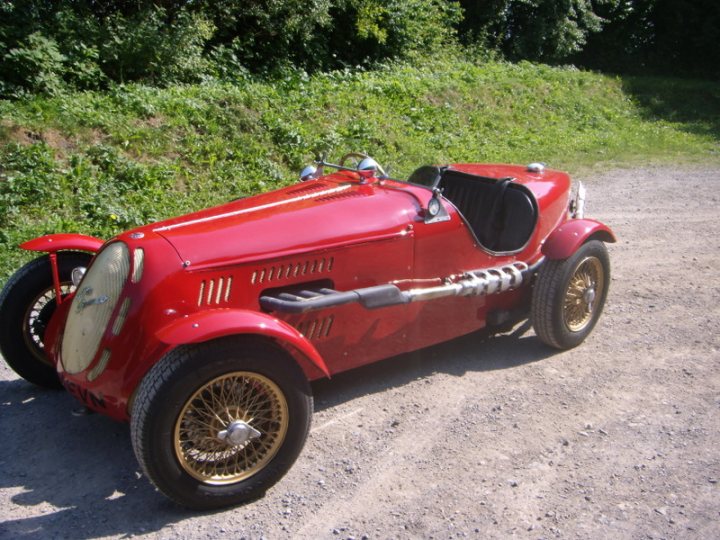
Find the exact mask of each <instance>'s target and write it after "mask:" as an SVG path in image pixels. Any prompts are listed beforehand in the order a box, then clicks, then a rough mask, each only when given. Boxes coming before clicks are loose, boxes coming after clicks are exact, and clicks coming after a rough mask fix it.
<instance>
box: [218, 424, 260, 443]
mask: <svg viewBox="0 0 720 540" xmlns="http://www.w3.org/2000/svg"><path fill="white" fill-rule="evenodd" d="M260 435H261V433H260V432H259V431H258V430H257V429H255V428H254V427H252V426H251V425H249V424H247V423H245V422H243V421H242V420H235V421H234V422H232V423H231V424H230V425H229V426H228V427H227V428H226V429H223V430H222V431H220V432H218V434H217V437H218V439H220V440H221V441H223V442H226V443H227V444H229V445H230V446H244V445H245V444H247V443H248V442H249V441H251V440H253V439H257V438H258V437H259V436H260Z"/></svg>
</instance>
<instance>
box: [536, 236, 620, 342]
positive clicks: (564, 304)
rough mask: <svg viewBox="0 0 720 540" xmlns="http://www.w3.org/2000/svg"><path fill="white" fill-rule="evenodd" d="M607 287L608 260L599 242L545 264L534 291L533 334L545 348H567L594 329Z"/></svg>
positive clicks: (603, 247)
mask: <svg viewBox="0 0 720 540" xmlns="http://www.w3.org/2000/svg"><path fill="white" fill-rule="evenodd" d="M609 285H610V258H609V257H608V253H607V249H606V248H605V244H603V243H602V242H600V241H599V240H591V241H589V242H586V243H585V244H583V245H582V246H580V249H578V250H577V251H576V252H575V253H574V254H573V255H572V256H571V257H569V258H567V259H564V260H560V261H547V262H546V263H545V264H543V266H542V268H540V271H539V273H538V277H537V282H536V283H535V288H534V290H533V299H532V321H533V327H534V329H535V333H536V334H537V335H538V337H539V338H540V340H542V341H543V342H544V343H546V344H547V345H550V346H552V347H556V348H558V349H570V348H572V347H575V346H577V345H579V344H580V343H582V342H583V341H584V340H585V338H586V337H587V336H588V335H589V334H590V332H591V331H592V329H593V328H594V327H595V324H596V323H597V321H598V319H599V318H600V314H601V313H602V310H603V306H604V305H605V298H606V297H607V292H608V288H609Z"/></svg>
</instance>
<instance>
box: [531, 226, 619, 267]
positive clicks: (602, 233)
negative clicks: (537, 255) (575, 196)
mask: <svg viewBox="0 0 720 540" xmlns="http://www.w3.org/2000/svg"><path fill="white" fill-rule="evenodd" d="M594 238H597V239H598V240H602V241H603V242H611V243H612V242H616V241H617V240H616V238H615V234H614V233H613V232H612V231H611V230H610V227H608V226H607V225H605V224H603V223H600V222H599V221H595V220H594V219H571V220H569V221H566V222H565V223H563V224H562V225H560V226H559V227H558V228H556V229H555V230H554V231H553V232H551V233H550V236H548V237H547V240H545V243H544V244H543V246H542V252H543V255H545V256H546V257H547V258H548V259H555V260H558V259H567V258H568V257H570V255H572V254H573V253H575V251H577V249H578V248H579V247H580V246H581V245H583V244H584V243H585V242H587V241H588V240H590V239H594Z"/></svg>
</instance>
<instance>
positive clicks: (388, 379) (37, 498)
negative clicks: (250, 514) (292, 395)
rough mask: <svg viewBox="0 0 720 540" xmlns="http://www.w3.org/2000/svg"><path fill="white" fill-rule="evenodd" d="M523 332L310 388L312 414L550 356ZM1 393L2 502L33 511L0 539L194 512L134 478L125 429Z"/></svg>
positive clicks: (92, 532) (4, 389)
mask: <svg viewBox="0 0 720 540" xmlns="http://www.w3.org/2000/svg"><path fill="white" fill-rule="evenodd" d="M525 330H527V328H524V327H520V328H519V329H518V330H516V332H515V333H514V334H512V335H502V336H494V337H489V336H488V335H486V334H484V333H475V334H471V335H469V336H465V337H462V338H459V339H456V340H453V341H450V342H447V343H444V344H442V345H438V346H435V347H431V348H429V349H424V350H422V351H419V352H416V353H411V354H405V355H401V356H397V357H395V358H391V359H388V360H385V361H383V362H379V363H377V364H373V365H371V366H367V367H364V368H359V369H356V370H353V371H351V372H348V373H346V374H341V375H338V376H336V377H333V379H332V380H330V381H320V382H317V383H315V384H313V390H314V392H315V393H316V409H317V410H322V409H325V408H328V407H331V406H333V405H336V404H338V403H343V402H345V401H350V400H352V399H354V398H356V397H358V396H361V395H365V394H369V393H374V392H382V391H384V390H387V389H390V388H393V387H397V386H402V385H404V384H407V383H409V382H411V381H413V380H415V379H417V378H421V377H428V376H430V375H432V374H433V373H449V374H452V375H456V376H462V375H463V374H464V373H466V372H468V371H488V370H497V369H508V368H512V367H515V366H519V365H523V364H527V363H530V362H536V361H539V360H542V359H544V358H547V357H548V356H550V355H552V354H553V351H552V350H551V349H549V348H547V347H544V346H542V345H541V344H540V342H539V341H538V340H537V339H536V338H535V337H521V335H520V334H522V333H523V332H524V331H525ZM0 396H2V399H1V401H0V433H2V435H3V436H4V440H3V444H2V447H3V452H2V454H1V455H0V471H2V474H1V475H0V488H2V489H6V490H9V491H10V492H16V493H15V494H14V495H12V496H11V501H12V502H13V503H15V504H17V505H21V506H29V507H33V509H32V513H33V514H34V515H33V516H32V517H28V518H24V519H7V518H5V519H4V520H3V521H2V522H1V523H0V537H1V538H20V539H22V538H32V539H35V538H37V539H41V538H42V539H45V538H72V539H78V540H83V539H89V538H96V537H102V536H111V535H123V536H132V535H142V534H147V533H152V532H155V531H159V530H161V529H163V530H164V531H165V533H166V534H167V533H169V534H170V535H172V528H173V525H174V524H175V523H178V522H181V521H183V520H185V519H188V518H192V517H195V516H197V515H198V513H197V512H191V511H186V510H183V509H182V508H179V507H177V506H176V505H174V504H173V503H172V502H170V501H169V500H167V499H165V498H164V497H163V496H162V495H161V494H159V493H158V492H156V491H155V490H154V489H153V487H152V486H151V485H150V483H149V482H148V481H147V480H146V479H145V478H143V477H141V475H140V472H139V466H138V464H137V461H136V460H135V456H134V454H133V450H132V446H131V443H130V433H129V427H128V426H127V425H125V424H121V423H116V422H113V421H112V420H110V419H108V418H105V417H103V416H101V415H90V416H83V417H76V416H72V414H71V411H72V410H73V409H75V408H76V407H77V406H78V402H76V401H75V400H74V399H73V398H72V397H71V396H70V395H69V394H67V393H65V392H61V391H49V390H42V389H38V388H36V387H34V386H32V385H30V384H29V383H26V382H25V381H22V380H13V381H0ZM231 511H232V510H231ZM235 511H240V512H242V508H240V509H236V510H235ZM39 513H42V515H36V514H39ZM218 513H220V512H218Z"/></svg>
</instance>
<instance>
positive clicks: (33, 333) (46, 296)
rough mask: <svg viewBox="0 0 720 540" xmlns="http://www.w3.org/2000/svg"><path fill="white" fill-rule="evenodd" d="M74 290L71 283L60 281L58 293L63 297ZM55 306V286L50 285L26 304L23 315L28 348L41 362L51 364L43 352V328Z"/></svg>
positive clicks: (24, 336) (24, 334)
mask: <svg viewBox="0 0 720 540" xmlns="http://www.w3.org/2000/svg"><path fill="white" fill-rule="evenodd" d="M74 291H75V287H74V286H73V284H72V283H70V282H67V283H62V284H61V285H60V293H61V295H62V297H63V298H65V296H67V295H68V294H70V293H72V292H74ZM56 307H57V299H56V298H55V288H54V287H50V288H48V289H46V290H44V291H43V292H41V293H40V294H39V295H38V296H37V298H35V300H34V301H33V302H31V304H30V305H29V306H28V308H27V311H26V313H25V317H23V338H24V339H25V343H26V344H27V346H28V349H29V350H30V351H32V353H33V354H34V355H35V356H36V357H37V359H38V360H40V361H41V362H43V363H45V364H47V365H51V362H50V360H49V359H48V358H47V357H46V355H45V353H44V349H45V345H44V340H45V329H46V328H47V325H48V323H49V322H50V318H51V317H52V315H53V313H55V308H56Z"/></svg>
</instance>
